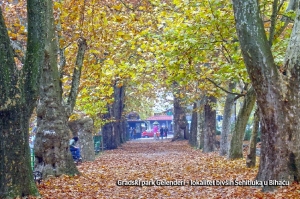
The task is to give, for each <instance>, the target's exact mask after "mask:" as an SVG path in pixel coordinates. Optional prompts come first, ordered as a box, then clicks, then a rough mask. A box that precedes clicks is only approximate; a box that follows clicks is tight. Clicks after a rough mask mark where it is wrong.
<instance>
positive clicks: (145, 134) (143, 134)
mask: <svg viewBox="0 0 300 199" xmlns="http://www.w3.org/2000/svg"><path fill="white" fill-rule="evenodd" d="M153 136H154V132H153V131H150V130H147V131H144V132H143V133H142V138H149V137H153Z"/></svg>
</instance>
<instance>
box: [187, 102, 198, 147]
mask: <svg viewBox="0 0 300 199" xmlns="http://www.w3.org/2000/svg"><path fill="white" fill-rule="evenodd" d="M189 144H190V145H191V146H193V147H196V146H197V103H196V102H195V103H194V106H193V113H192V121H191V130H190V136H189Z"/></svg>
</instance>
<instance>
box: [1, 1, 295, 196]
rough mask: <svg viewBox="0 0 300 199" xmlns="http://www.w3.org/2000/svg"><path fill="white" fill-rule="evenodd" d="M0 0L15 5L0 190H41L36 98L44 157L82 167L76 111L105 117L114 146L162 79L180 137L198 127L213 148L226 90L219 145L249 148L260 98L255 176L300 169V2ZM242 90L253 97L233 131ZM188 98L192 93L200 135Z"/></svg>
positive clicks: (7, 49) (53, 168) (194, 136)
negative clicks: (248, 133)
mask: <svg viewBox="0 0 300 199" xmlns="http://www.w3.org/2000/svg"><path fill="white" fill-rule="evenodd" d="M0 5H1V7H2V9H3V10H5V11H6V12H4V13H2V11H1V13H0V14H1V21H0V22H1V23H0V30H1V34H0V37H1V40H0V41H1V45H0V52H1V54H0V59H1V60H0V61H1V62H0V63H1V68H0V72H1V75H0V88H1V89H0V93H1V95H0V97H1V98H0V99H1V108H0V116H1V123H0V127H1V128H0V136H1V140H0V144H1V148H0V160H1V163H0V164H1V167H0V174H1V175H0V179H1V180H0V197H3V198H6V197H17V196H22V195H38V192H37V190H36V188H35V184H34V182H33V177H32V174H31V168H30V159H29V147H28V129H29V128H28V125H29V118H30V116H31V114H32V112H33V111H34V108H35V107H36V115H37V118H38V130H37V135H36V144H35V151H36V164H35V168H36V169H38V170H40V171H42V172H43V176H44V177H47V176H49V175H54V176H59V175H61V174H64V173H65V174H69V175H74V174H77V173H78V171H77V169H76V167H75V165H74V164H73V161H72V158H71V156H70V153H69V150H68V139H69V138H70V136H69V129H68V126H67V122H68V120H69V117H71V118H76V116H74V115H72V112H73V110H74V109H75V110H76V112H78V111H80V112H83V113H84V114H86V115H89V116H90V117H92V118H93V120H94V121H95V125H96V126H97V127H100V126H102V133H103V137H104V141H105V144H106V147H107V148H108V149H114V148H117V147H118V146H120V144H122V143H123V142H124V141H125V137H124V130H125V123H124V117H123V116H124V111H126V110H130V109H131V108H132V107H134V108H137V109H138V108H140V110H148V109H149V107H147V105H146V104H148V103H141V101H145V102H151V101H152V100H153V99H154V98H155V97H156V95H155V92H149V90H151V89H154V88H155V89H160V88H167V90H169V91H171V92H172V93H173V95H174V114H175V115H174V130H175V132H174V133H175V135H174V139H173V140H177V139H188V138H189V140H190V143H191V144H192V145H194V146H197V147H203V151H204V152H211V151H213V150H214V148H215V147H214V144H215V126H216V124H215V118H216V102H217V101H220V99H224V98H225V99H226V100H225V104H224V114H223V116H224V119H223V124H222V135H221V142H220V145H221V147H220V155H228V156H229V158H230V159H234V158H240V157H242V139H243V132H244V131H245V126H246V124H247V121H248V118H249V115H250V113H251V111H252V109H253V107H254V104H255V101H257V107H258V110H259V112H260V118H261V119H260V121H261V127H262V130H261V131H262V137H261V139H262V149H261V150H262V151H261V162H260V169H259V174H258V176H257V179H258V180H269V179H272V180H289V181H293V180H298V178H299V177H298V176H299V174H298V172H297V171H298V169H297V168H298V167H299V157H298V154H299V153H298V149H297V145H296V143H297V141H298V137H299V136H297V134H296V132H297V130H298V127H297V122H296V120H297V110H298V101H297V100H298V97H299V96H298V90H297V89H298V82H297V81H298V72H297V71H298V65H297V59H298V58H297V48H298V46H297V42H295V41H297V31H298V30H297V27H298V26H297V24H298V21H297V18H295V20H294V30H293V32H292V33H291V38H292V40H291V41H290V42H289V43H290V44H289V47H288V51H287V52H286V55H287V56H286V57H285V59H284V61H283V57H284V56H283V55H284V50H283V49H284V46H287V44H288V39H287V38H288V37H289V35H290V30H291V28H290V27H289V24H290V22H291V19H293V16H294V15H295V13H297V12H298V10H295V9H296V8H298V6H296V5H298V1H296V0H295V1H294V0H291V1H290V2H289V4H287V3H286V2H285V1H282V2H281V1H278V0H274V1H273V2H272V3H270V2H269V1H260V2H259V4H258V3H257V2H256V1H254V0H247V1H243V2H239V1H233V2H232V4H230V2H229V1H228V0H222V1H201V2H198V1H189V2H188V3H187V2H185V1H177V0H176V1H173V2H168V1H157V0H148V1H142V0H141V1H118V0H116V1H110V2H106V1H100V2H99V1H97V2H95V1H82V2H76V3H74V1H72V0H69V1H51V0H49V1H39V0H28V1H27V3H26V1H13V2H11V3H10V2H6V3H2V4H0ZM232 5H233V8H234V12H232V7H231V6H232ZM25 6H27V12H25V11H24V10H26V9H25ZM259 8H261V10H259ZM16 10H21V12H16ZM293 10H295V12H294V11H293ZM8 11H12V12H11V13H10V12H8ZM248 12H251V13H248ZM24 13H25V14H27V18H28V22H26V20H24V19H25V18H26V15H25V14H24ZM232 13H234V15H233V14H232ZM21 14H24V15H21ZM3 15H4V16H5V18H6V19H7V20H6V24H5V22H4V16H3ZM12 16H16V17H12ZM12 19H13V20H17V21H13V20H12ZM37 19H38V20H37ZM279 19H281V21H280V20H279ZM244 21H247V23H244ZM233 24H236V27H234V26H233ZM235 30H237V31H235ZM279 38H280V39H279ZM26 39H27V44H26V42H25V41H26ZM24 46H26V50H24ZM239 46H240V47H239ZM74 57H76V60H74ZM22 64H23V65H22ZM277 65H279V66H281V67H278V66H277ZM245 66H246V68H245ZM246 69H247V70H246ZM81 72H82V75H81ZM248 74H249V76H248ZM249 77H250V78H249ZM223 91H225V92H223ZM224 93H226V96H224ZM238 98H240V99H243V105H242V106H241V109H240V111H239V115H238V117H237V121H236V124H235V126H234V128H233V131H232V134H231V137H232V139H229V137H230V135H229V130H230V115H231V109H232V106H233V103H234V101H236V100H237V99H238ZM128 99H130V100H128ZM131 99H132V100H131ZM137 104H140V105H137ZM187 104H194V109H193V110H194V112H193V119H192V125H191V126H192V127H191V129H192V130H191V133H190V134H189V133H188V131H187V122H186V119H185V115H186V112H187V110H186V105H187ZM219 104H220V103H219ZM75 105H76V106H75ZM141 105H144V106H141ZM145 106H146V107H145ZM140 110H138V111H139V112H140ZM257 115H258V114H257ZM256 121H258V119H256ZM256 126H257V125H256ZM253 137H254V136H253ZM254 138H255V137H254ZM254 138H253V140H255V139H254ZM229 140H230V142H231V143H230V142H229ZM229 143H230V146H231V147H230V150H229V149H228V148H229V147H228V144H229ZM252 157H253V153H252ZM254 157H255V156H254ZM280 158H282V159H280ZM286 158H288V159H286ZM249 162H251V161H249ZM20 175H22V176H20ZM20 179H21V180H20ZM28 182H29V183H28ZM25 184H26V185H28V186H24V185H25ZM265 189H268V188H265Z"/></svg>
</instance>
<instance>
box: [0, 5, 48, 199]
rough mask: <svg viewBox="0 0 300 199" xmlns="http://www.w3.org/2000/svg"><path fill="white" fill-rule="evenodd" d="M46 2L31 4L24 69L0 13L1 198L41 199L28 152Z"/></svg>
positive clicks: (42, 48) (42, 55)
mask: <svg viewBox="0 0 300 199" xmlns="http://www.w3.org/2000/svg"><path fill="white" fill-rule="evenodd" d="M44 2H45V1H40V0H28V1H27V13H28V39H27V52H26V61H25V65H24V67H23V68H22V69H21V71H19V69H17V68H16V64H15V63H14V58H13V52H12V48H11V46H10V40H9V37H8V33H7V29H6V26H5V23H4V19H3V15H2V10H1V9H0V198H19V197H23V196H29V195H33V196H38V195H39V193H38V190H37V188H36V185H35V183H34V181H33V175H32V169H31V164H30V151H29V143H28V142H29V135H28V134H29V133H28V131H29V130H28V129H29V118H30V116H31V114H32V111H33V109H34V106H35V103H36V99H37V96H38V82H39V81H38V80H39V78H40V75H41V68H42V64H43V60H44V45H45V43H44V39H45V12H46V10H47V9H49V8H48V7H47V6H45V4H44Z"/></svg>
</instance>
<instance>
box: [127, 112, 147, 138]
mask: <svg viewBox="0 0 300 199" xmlns="http://www.w3.org/2000/svg"><path fill="white" fill-rule="evenodd" d="M126 119H127V132H128V133H127V134H128V135H127V136H128V137H129V129H130V128H135V130H136V138H141V134H142V132H143V131H145V130H146V129H147V123H146V121H145V120H141V119H140V116H139V114H138V113H136V112H130V113H128V114H127V116H126Z"/></svg>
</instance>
